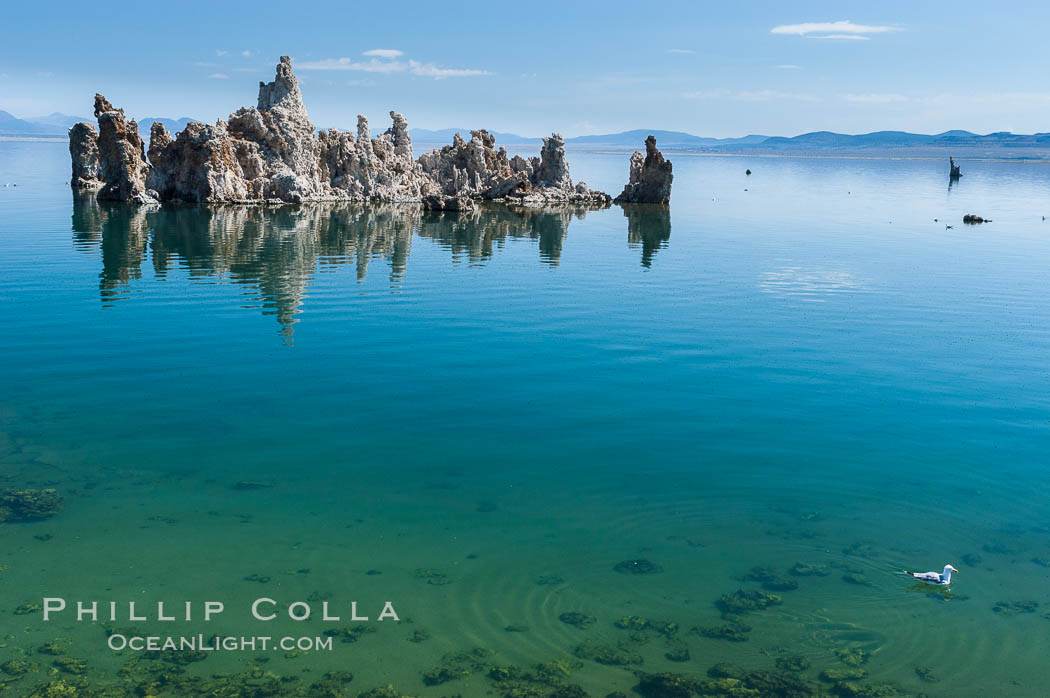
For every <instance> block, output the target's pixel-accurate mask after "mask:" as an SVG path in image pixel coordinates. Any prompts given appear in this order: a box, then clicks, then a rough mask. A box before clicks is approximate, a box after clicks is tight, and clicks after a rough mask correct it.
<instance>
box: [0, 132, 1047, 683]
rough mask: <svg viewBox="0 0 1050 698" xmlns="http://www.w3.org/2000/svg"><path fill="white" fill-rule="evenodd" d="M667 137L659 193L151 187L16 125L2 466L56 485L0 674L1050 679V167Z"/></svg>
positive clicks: (7, 192)
mask: <svg viewBox="0 0 1050 698" xmlns="http://www.w3.org/2000/svg"><path fill="white" fill-rule="evenodd" d="M670 157H671V159H672V160H673V161H674V167H675V185H674V196H673V198H672V201H671V206H670V209H669V212H668V210H666V209H660V208H646V207H636V208H634V209H630V210H626V211H625V210H624V209H622V208H620V207H611V208H607V209H604V210H592V211H585V210H582V209H575V208H565V207H562V208H552V209H543V210H540V209H534V210H523V209H517V208H508V207H492V208H487V207H486V208H483V209H482V210H481V211H479V212H478V213H476V214H469V215H462V216H460V215H448V214H445V215H439V214H430V213H426V214H424V213H422V212H421V211H420V210H418V209H416V208H412V207H394V206H390V207H373V208H361V207H349V206H344V207H331V206H308V207H302V208H295V207H284V208H275V209H252V208H242V207H216V208H212V209H207V208H201V207H194V206H171V207H164V208H159V209H153V210H150V209H135V208H128V207H124V206H119V205H114V206H100V205H98V204H97V203H95V202H94V201H93V200H92V199H91V198H90V197H89V198H86V199H77V198H75V197H74V196H73V195H72V194H71V193H70V190H69V188H68V185H66V184H65V181H66V180H67V179H68V176H69V175H68V167H69V164H68V152H67V150H66V146H65V144H61V143H59V144H52V143H0V184H4V183H12V184H17V185H18V186H17V187H15V186H11V187H0V300H2V301H3V303H4V305H5V306H6V307H7V308H8V320H7V330H6V331H5V332H4V333H3V339H2V340H0V366H2V367H3V369H2V370H0V396H2V397H0V462H2V469H0V487H54V488H56V489H58V490H59V491H60V492H61V493H62V495H63V496H64V498H65V506H64V509H63V511H62V512H61V513H60V514H59V515H57V516H55V517H54V518H51V519H47V520H45V521H41V522H36V523H8V524H0V567H2V568H3V571H0V635H2V636H3V637H2V639H0V664H2V663H4V662H7V661H9V660H12V659H27V660H29V661H30V662H31V667H30V668H31V669H32V670H31V671H30V672H29V673H27V674H25V675H21V676H15V675H11V674H5V673H0V692H3V687H4V686H5V685H6V688H7V692H8V693H9V694H11V695H29V694H30V693H31V692H32V691H33V690H34V688H35V687H37V686H39V685H41V684H45V683H47V682H48V681H56V680H64V681H67V682H70V683H72V684H74V685H80V686H81V687H82V690H83V686H85V685H89V686H90V687H93V688H96V689H97V688H98V687H102V686H107V685H109V686H116V687H119V688H112V689H111V690H112V691H113V693H111V694H107V695H123V693H120V692H119V691H121V690H127V691H131V690H132V687H136V686H137V687H138V688H135V689H134V690H138V691H139V693H138V695H152V694H153V693H149V691H154V692H155V694H156V695H182V694H191V693H192V692H197V693H200V694H202V693H201V692H202V691H203V689H201V688H200V686H203V685H204V684H206V683H208V682H213V683H214V682H216V681H220V680H219V679H215V678H214V677H215V676H218V675H226V674H235V676H234V677H233V678H227V679H221V681H227V682H230V683H228V684H224V685H225V686H226V689H228V691H231V692H226V693H222V692H219V689H217V688H214V685H212V686H211V688H209V690H212V689H214V690H215V691H216V692H214V693H213V694H214V695H235V694H236V695H259V696H261V695H344V694H345V695H350V696H357V695H358V694H360V693H364V692H366V691H368V690H369V689H373V688H376V687H385V686H387V685H392V686H393V687H394V688H395V689H396V690H397V691H399V692H401V693H402V694H404V695H413V696H447V695H464V696H485V695H514V696H546V695H558V696H577V695H583V693H581V692H580V691H581V690H582V691H585V692H586V694H589V695H592V696H606V695H607V694H609V693H613V692H617V691H619V692H622V693H624V694H629V695H630V694H632V691H634V690H636V687H638V686H640V685H642V690H643V691H647V693H646V695H650V696H657V695H666V696H687V695H689V693H690V689H688V688H686V689H680V690H679V692H675V691H673V690H672V689H670V688H665V689H664V690H663V692H658V691H657V690H656V689H654V688H653V686H654V685H655V683H653V680H652V679H650V684H648V686H649V688H646V687H645V685H644V684H641V683H640V682H644V680H645V677H644V676H642V674H643V673H644V674H661V673H665V672H670V673H674V674H679V675H682V676H683V677H687V680H691V679H695V680H697V681H707V680H710V679H709V676H708V672H709V670H710V669H711V668H712V666H713V665H715V664H716V663H719V662H731V663H732V664H735V665H737V667H738V669H735V670H731V671H730V673H740V672H743V676H744V678H743V683H742V684H740V686H746V687H750V688H751V689H752V690H753V691H755V693H743V692H739V693H737V694H734V695H772V696H779V695H784V696H802V695H810V694H813V695H817V694H821V692H832V691H835V692H837V693H838V694H840V695H876V694H878V695H890V694H891V693H890V691H891V690H893V689H895V690H896V691H897V692H898V693H899V694H901V695H918V694H926V695H929V696H992V695H1011V696H1014V695H1016V696H1041V695H1045V694H1046V657H1047V655H1048V653H1050V586H1048V584H1047V582H1048V578H1050V510H1048V507H1047V503H1048V494H1050V472H1048V468H1047V465H1048V463H1047V454H1048V447H1050V301H1048V291H1050V222H1046V221H1044V220H1043V219H1042V216H1043V215H1050V165H1047V164H1033V163H1028V164H1023V163H997V162H964V163H962V164H963V168H964V172H965V176H964V177H963V179H962V180H961V181H960V182H959V183H958V184H956V185H955V186H953V187H952V188H949V187H948V182H947V176H946V172H947V163H946V162H941V161H939V160H938V161H932V160H914V161H904V160H857V159H852V160H851V159H796V158H775V159H774V158H736V157H732V158H730V157H725V158H723V157H688V156H680V155H679V156H675V155H671V156H670ZM569 158H570V163H571V165H572V168H573V174H574V176H575V177H576V178H583V179H585V180H586V181H587V182H588V184H589V185H590V186H592V187H595V188H601V189H604V190H606V191H610V192H612V193H616V192H618V191H619V189H620V188H621V187H622V185H623V182H624V181H625V180H626V177H627V155H625V154H596V153H579V152H570V154H569ZM746 168H750V169H751V170H752V171H753V174H752V175H751V176H750V177H747V176H745V175H744V170H745V169H746ZM968 212H973V213H978V214H980V215H982V216H985V217H987V218H991V219H992V220H993V222H992V223H990V224H986V225H983V226H965V225H963V224H962V222H961V220H962V216H963V214H964V213H968ZM948 226H951V227H948ZM246 482H247V483H249V484H245V483H246ZM238 483H241V484H240V485H239V486H238ZM632 560H645V561H648V562H650V563H652V570H651V572H652V573H650V574H634V573H631V570H637V569H638V566H637V565H635V566H631V565H628V566H627V568H628V569H627V571H626V572H624V571H622V570H624V569H625V568H624V567H621V568H620V571H618V570H617V569H615V568H616V567H617V565H619V563H621V562H624V561H632ZM948 563H951V564H953V565H955V567H957V568H958V569H959V574H958V575H956V577H955V578H954V579H953V584H952V587H951V592H950V593H940V591H939V590H936V589H932V588H927V587H917V586H916V585H915V584H913V583H911V582H910V580H909V579H908V578H907V577H904V576H902V575H900V574H898V571H899V570H902V569H912V570H914V569H919V570H923V571H925V570H940V569H941V568H942V567H943V566H944V565H945V564H948ZM643 567H644V566H643ZM754 568H763V569H761V570H757V571H756V570H754ZM796 586H797V588H794V587H796ZM763 587H765V588H763ZM737 590H745V591H749V590H758V591H763V593H767V594H775V595H777V596H778V597H779V601H780V603H772V605H769V606H768V607H767V608H765V609H764V610H750V611H749V610H748V609H740V608H734V607H733V601H734V598H736V599H739V598H741V597H731V596H730V597H727V598H728V604H727V603H726V602H723V603H721V604H719V599H720V598H722V597H723V595H732V594H733V593H734V592H736V591H737ZM44 596H60V597H64V598H66V599H68V600H70V602H71V603H72V602H74V601H76V600H85V601H90V600H100V601H109V600H116V601H119V602H121V603H122V604H125V603H126V602H127V601H129V600H134V601H140V602H143V605H145V604H147V603H154V602H156V601H158V600H163V601H168V602H170V605H175V604H179V605H180V607H181V604H182V603H183V602H185V601H193V602H194V603H203V601H206V600H212V599H216V600H222V601H224V602H225V604H226V611H225V612H224V613H223V614H222V615H221V616H220V617H219V618H217V619H213V620H212V621H211V622H209V623H203V622H201V621H200V620H199V617H198V618H195V620H193V621H191V622H188V623H187V622H181V621H180V622H176V623H167V624H165V623H157V622H152V621H151V622H147V623H138V624H135V623H130V622H129V621H128V620H127V618H123V619H120V620H118V621H117V622H116V623H114V624H112V625H111V626H110V627H109V629H110V631H112V630H114V629H116V630H118V631H121V630H122V629H125V628H130V629H132V630H135V631H136V632H139V633H142V634H176V635H191V634H197V633H203V634H204V635H205V636H209V635H212V634H216V633H217V634H221V635H236V636H240V635H268V636H274V637H279V636H282V635H291V636H295V637H298V636H308V637H316V636H321V635H323V633H324V631H326V630H330V631H331V630H338V631H339V633H337V634H336V637H335V640H336V641H335V643H334V649H333V650H332V651H330V652H328V651H315V652H305V653H301V654H300V653H297V652H288V653H286V652H283V651H278V652H274V651H267V652H262V651H255V652H251V651H247V652H225V653H212V654H210V655H207V656H206V658H205V659H204V660H202V661H195V662H191V663H188V664H185V665H183V664H179V663H177V662H172V661H170V660H167V659H165V658H163V657H161V658H156V657H143V656H142V655H141V653H139V654H138V655H136V654H135V653H132V652H124V653H119V654H116V653H113V652H111V651H110V650H109V649H108V648H107V646H106V628H105V627H100V625H101V624H92V623H90V622H82V623H76V622H74V619H73V616H72V615H71V614H70V613H66V614H64V615H61V616H59V617H58V619H56V620H52V621H50V622H48V623H44V622H43V620H42V617H41V614H40V613H38V612H36V613H28V614H19V615H16V614H15V609H16V608H18V607H19V606H21V605H23V604H34V603H37V604H39V603H40V600H41V598H42V597H44ZM261 596H265V597H269V598H272V599H274V600H276V601H279V602H280V603H282V604H287V603H290V602H293V601H309V602H310V603H311V605H312V606H313V608H314V615H313V616H312V617H311V619H310V620H308V621H303V622H298V623H296V622H293V621H290V620H288V619H287V618H286V617H284V618H280V619H278V620H275V621H272V622H269V623H260V622H257V621H253V620H252V619H251V618H250V616H249V615H248V606H249V605H250V603H251V601H252V600H253V599H256V598H258V597H261ZM747 598H751V597H747ZM324 599H327V600H330V604H331V606H332V607H333V609H335V610H336V611H342V614H341V615H342V622H324V621H323V620H321V619H320V618H319V617H318V616H319V613H320V602H321V600H324ZM388 600H390V601H393V603H394V605H395V607H396V610H397V612H398V614H399V615H400V616H401V621H402V622H400V623H395V622H393V621H392V620H387V621H383V622H374V621H375V616H376V615H377V614H378V612H379V610H380V609H381V608H382V605H383V602H385V601H388ZM767 600H769V601H774V602H775V601H776V599H767ZM350 601H357V602H358V607H359V613H364V614H365V615H369V616H370V617H371V618H372V622H370V623H369V624H368V625H366V626H364V627H367V628H371V629H373V630H374V632H359V631H356V630H353V628H354V627H357V626H355V625H354V624H351V623H349V622H348V616H349V612H348V605H349V602H350ZM23 610H25V609H23ZM573 613H577V614H583V617H581V616H574V615H566V614H573ZM630 616H639V617H641V618H644V619H648V620H649V624H648V628H645V629H641V630H639V629H638V627H639V626H644V625H645V623H644V622H642V621H639V620H634V621H630V622H624V623H621V625H629V626H632V627H633V629H623V628H620V627H617V621H619V620H620V619H622V618H624V617H630ZM591 619H593V621H592V620H591ZM566 620H569V621H574V623H569V622H565V621H566ZM666 623H675V624H677V629H676V628H674V627H668V626H667V625H665V624H666ZM348 627H349V628H351V630H349V631H346V629H347V628H348ZM745 628H750V630H749V631H748V630H745ZM728 638H732V639H728ZM56 640H59V641H60V642H61V643H64V645H65V646H66V647H67V648H68V649H67V654H66V655H64V656H67V657H74V658H83V659H86V660H87V665H86V669H85V671H86V673H83V674H72V673H68V671H61V672H60V673H58V674H57V675H49V674H48V673H47V672H48V671H49V670H50V669H52V662H53V660H54V659H55V657H54V656H52V655H48V654H41V653H40V652H39V651H38V648H40V647H41V646H43V645H45V644H46V643H48V642H53V641H56ZM734 640H735V641H734ZM457 653H458V654H457ZM463 653H467V654H466V655H464V654H463ZM547 662H557V664H548V665H546V667H545V668H544V669H542V670H538V669H535V668H534V667H535V666H536V665H537V664H539V663H547ZM499 667H504V668H506V667H518V668H521V671H517V670H511V671H510V672H503V673H501V672H500V671H499V669H498V668H499ZM494 668H496V669H495V670H494ZM798 669H801V671H793V670H798ZM335 670H344V671H350V672H352V673H353V674H354V678H353V681H352V682H349V683H343V680H344V679H345V678H346V677H345V676H336V677H335V678H332V677H331V676H330V677H329V679H328V682H327V683H324V681H323V680H322V679H323V677H324V675H325V673H326V672H332V671H335ZM849 670H859V671H857V672H856V674H857V677H859V678H856V679H855V681H854V682H852V683H842V682H841V681H840V682H839V683H837V684H836V683H833V682H832V681H829V680H828V679H829V678H834V672H842V671H849ZM826 671H831V672H832V673H833V676H831V677H829V676H827V675H825V676H824V677H823V678H821V674H822V672H826ZM179 672H184V673H183V674H179ZM758 672H765V673H758ZM716 673H717V672H716ZM172 674H174V675H176V676H182V678H181V679H177V678H172ZM508 675H514V676H516V678H514V679H513V680H509V679H507V678H506V677H507V676H508ZM158 677H162V678H158ZM195 677H197V678H195ZM840 678H841V677H840ZM438 679H440V680H442V681H443V682H441V683H435V681H436V680H438ZM179 681H183V682H191V681H199V682H201V683H196V684H193V683H181V684H180V683H179ZM150 682H152V683H150ZM668 682H670V679H668ZM336 684H338V688H333V686H335V685H336ZM731 684H732V682H728V683H727V682H723V684H721V688H719V689H718V690H721V691H723V693H725V692H727V691H729V690H730V688H731ZM573 685H574V686H578V687H580V688H579V689H573V688H570V686H573ZM144 686H151V688H149V689H148V690H147V689H146V688H143V687H144ZM187 686H193V687H194V688H193V689H192V690H191V689H190V688H187ZM234 686H236V687H238V689H237V690H240V691H241V692H240V693H235V692H232V691H233V690H234V689H233V687H234ZM703 686H704V687H701V686H700V685H699V684H695V685H693V688H692V690H693V692H701V691H703V692H709V693H710V692H714V690H715V688H714V687H713V686H712V685H710V684H704V685H703ZM890 687H893V688H892V689H891V688H890ZM737 688H739V686H737ZM325 690H328V691H329V692H324V691H325ZM681 690H685V692H684V693H683V692H681ZM143 691H146V692H143ZM340 691H341V693H340ZM880 691H881V692H880ZM91 695H93V694H91ZM384 695H386V694H384ZM391 695H392V694H391ZM634 695H637V694H634Z"/></svg>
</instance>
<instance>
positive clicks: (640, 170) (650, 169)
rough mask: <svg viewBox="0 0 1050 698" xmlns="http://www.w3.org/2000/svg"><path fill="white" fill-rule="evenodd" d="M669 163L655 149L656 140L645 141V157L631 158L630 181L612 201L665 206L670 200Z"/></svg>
mask: <svg viewBox="0 0 1050 698" xmlns="http://www.w3.org/2000/svg"><path fill="white" fill-rule="evenodd" d="M673 179H674V175H673V174H672V173H671V163H670V162H669V161H667V160H664V156H663V153H661V152H660V151H659V150H657V149H656V138H654V137H653V136H649V137H648V138H646V139H645V155H642V154H641V153H639V152H635V153H634V154H633V155H632V156H631V171H630V179H629V181H628V182H627V185H626V186H624V188H623V192H622V193H621V194H620V195H619V196H617V197H616V199H615V200H614V201H615V203H618V204H666V203H667V202H668V201H670V200H671V181H672V180H673Z"/></svg>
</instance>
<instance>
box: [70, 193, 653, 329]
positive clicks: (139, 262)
mask: <svg viewBox="0 0 1050 698" xmlns="http://www.w3.org/2000/svg"><path fill="white" fill-rule="evenodd" d="M657 208H658V207H657ZM643 209H646V210H643ZM593 210H594V209H588V208H586V207H581V206H576V205H559V206H549V207H526V206H508V205H502V204H499V205H481V206H479V207H478V208H477V209H476V210H474V211H467V212H426V211H423V210H422V209H421V208H420V207H419V206H411V205H397V204H388V205H369V206H363V205H352V204H312V205H302V206H279V207H265V206H236V205H226V206H194V205H176V206H154V207H136V206H128V205H125V204H118V203H113V204H107V203H99V202H97V201H96V200H95V199H94V197H91V196H83V197H74V199H73V216H72V228H73V243H74V247H75V248H76V249H78V250H80V251H83V252H88V253H100V254H101V257H102V270H101V272H100V273H99V295H100V298H101V300H102V303H103V305H106V306H108V305H113V304H115V303H117V302H119V301H120V300H122V299H127V298H129V297H130V295H131V291H132V282H133V281H135V280H137V279H141V278H142V277H143V268H144V267H145V268H146V269H147V270H150V267H152V269H151V272H152V274H153V278H155V279H158V280H162V279H165V278H167V277H168V276H169V274H170V273H171V272H172V270H181V271H183V272H184V273H185V274H186V276H187V277H188V278H189V280H190V281H191V282H212V283H214V282H216V281H218V282H225V283H232V284H236V285H239V286H242V287H243V288H244V289H245V290H244V293H245V294H246V295H247V296H249V297H250V298H251V299H252V301H253V305H255V306H256V307H260V308H261V309H262V312H263V313H264V314H272V315H274V316H276V318H277V321H278V323H279V324H280V328H281V329H280V331H281V334H282V335H283V336H284V337H285V338H286V340H287V341H289V342H290V341H291V339H292V334H293V326H294V325H295V323H296V322H297V317H296V316H297V315H298V314H299V313H300V312H301V307H302V304H303V299H304V298H305V296H306V293H307V289H308V287H309V286H310V284H311V282H312V281H313V280H314V277H315V276H316V275H317V274H319V273H325V272H332V271H336V270H337V269H340V268H343V267H346V266H349V265H352V266H353V267H354V269H355V274H356V278H357V279H358V281H364V279H365V277H366V275H367V273H368V267H369V264H370V263H371V262H372V261H373V260H383V261H384V262H385V264H386V266H387V268H388V278H389V282H390V284H391V286H392V287H394V288H397V287H398V286H399V284H400V283H401V281H402V280H403V279H404V277H405V270H406V267H407V263H408V257H409V253H410V251H411V248H412V240H413V237H414V236H418V237H420V238H425V239H429V240H432V241H434V242H436V243H437V244H438V245H439V246H440V247H442V248H444V249H447V250H449V251H450V252H451V253H452V257H453V260H457V259H464V258H465V259H467V260H468V262H469V263H470V264H478V265H480V264H484V263H485V262H486V261H487V260H489V259H491V258H492V257H493V255H494V254H495V253H496V251H497V250H500V249H503V248H504V247H505V246H506V244H507V242H508V240H519V239H520V240H535V241H536V242H537V246H538V251H539V257H540V261H541V263H543V264H545V265H548V266H551V267H555V266H557V265H558V264H559V263H560V260H561V253H562V248H563V245H564V243H565V239H566V237H567V235H568V230H569V225H570V223H571V222H573V221H577V220H580V221H582V220H583V219H584V217H585V216H586V215H587V214H588V212H589V211H593ZM624 215H625V216H626V217H627V221H628V241H629V244H631V245H632V246H635V245H638V244H640V245H641V247H642V264H643V265H644V266H646V267H648V266H650V264H651V263H652V257H653V253H654V252H655V250H656V249H658V248H660V247H662V246H664V245H665V244H666V241H667V239H668V238H669V236H670V218H669V216H668V214H667V211H666V208H664V209H663V210H656V209H654V210H652V211H649V210H647V207H637V206H630V207H626V208H625V212H624Z"/></svg>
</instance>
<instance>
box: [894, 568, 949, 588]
mask: <svg viewBox="0 0 1050 698" xmlns="http://www.w3.org/2000/svg"><path fill="white" fill-rule="evenodd" d="M958 571H959V570H957V569H955V568H954V567H952V566H951V565H945V566H944V572H909V571H908V570H904V574H906V575H908V576H909V577H912V578H913V579H918V580H919V581H920V582H923V583H924V584H936V585H937V586H942V587H946V586H948V585H949V584H951V583H952V572H958Z"/></svg>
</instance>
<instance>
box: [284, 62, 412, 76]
mask: <svg viewBox="0 0 1050 698" xmlns="http://www.w3.org/2000/svg"><path fill="white" fill-rule="evenodd" d="M295 67H296V68H297V69H298V70H361V71H364V72H366V73H399V72H403V71H405V70H408V64H407V63H404V62H402V61H381V60H379V59H377V58H373V59H371V60H369V61H354V60H351V59H349V58H325V59H323V60H320V61H304V62H302V63H297V64H296V65H295Z"/></svg>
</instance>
